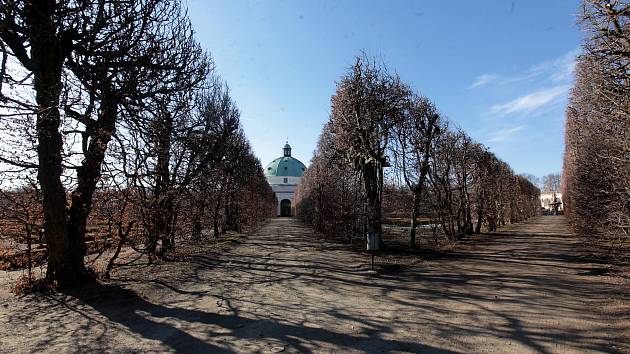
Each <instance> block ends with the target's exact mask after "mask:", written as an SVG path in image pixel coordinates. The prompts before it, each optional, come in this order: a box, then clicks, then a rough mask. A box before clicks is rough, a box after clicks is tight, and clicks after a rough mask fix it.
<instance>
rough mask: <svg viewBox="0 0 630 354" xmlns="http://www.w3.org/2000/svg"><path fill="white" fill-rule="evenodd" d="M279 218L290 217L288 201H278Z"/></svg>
mask: <svg viewBox="0 0 630 354" xmlns="http://www.w3.org/2000/svg"><path fill="white" fill-rule="evenodd" d="M280 216H291V201H290V200H289V199H282V201H280Z"/></svg>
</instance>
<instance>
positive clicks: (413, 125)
mask: <svg viewBox="0 0 630 354" xmlns="http://www.w3.org/2000/svg"><path fill="white" fill-rule="evenodd" d="M401 118H402V119H401V120H400V122H397V124H395V125H394V126H393V132H394V136H395V137H396V139H395V144H393V155H394V157H395V158H394V160H395V167H396V168H397V169H398V170H399V171H400V173H401V174H402V176H403V180H404V181H405V184H406V185H407V187H408V188H409V190H411V192H412V194H413V206H412V212H411V230H410V232H409V247H411V248H413V247H415V244H416V227H417V219H418V213H419V209H420V203H421V198H422V195H423V193H424V192H425V185H426V177H427V175H428V174H429V168H430V166H429V163H430V161H431V158H432V157H433V140H434V137H435V136H436V135H438V134H440V115H439V113H438V112H437V109H436V108H435V106H434V105H433V103H431V102H430V101H429V100H428V99H427V98H426V97H423V96H416V97H414V98H413V99H412V100H411V102H410V105H409V109H408V111H407V114H404V115H402V117H401Z"/></svg>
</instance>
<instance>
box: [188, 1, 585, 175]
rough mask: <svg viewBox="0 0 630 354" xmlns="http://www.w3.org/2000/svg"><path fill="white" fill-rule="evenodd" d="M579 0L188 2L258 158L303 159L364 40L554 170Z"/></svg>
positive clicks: (463, 116) (409, 77)
mask: <svg viewBox="0 0 630 354" xmlns="http://www.w3.org/2000/svg"><path fill="white" fill-rule="evenodd" d="M578 5H579V3H578V1H577V0H576V1H560V0H557V1H549V0H547V1H532V0H528V1H513V2H511V1H431V2H429V1H358V0H355V1H351V0H344V1H334V0H326V1H305V0H304V1H300V0H285V1H280V0H266V1H265V0H262V1H245V0H213V1H202V0H188V6H189V13H190V16H191V18H192V22H193V25H194V28H195V30H196V32H197V34H196V35H197V38H198V40H199V41H200V42H201V43H202V45H203V46H204V47H205V48H206V49H207V50H208V51H209V52H210V53H211V55H212V57H213V59H214V61H215V64H216V69H217V72H218V73H219V74H220V75H221V76H222V78H223V79H224V80H226V81H227V83H228V84H229V86H230V88H231V93H232V96H233V97H234V98H235V100H236V102H237V104H238V106H239V108H240V109H241V112H242V121H243V126H244V128H245V131H246V133H247V136H248V137H249V139H250V141H251V143H252V145H253V147H254V151H255V153H256V155H257V156H258V157H259V158H260V159H261V161H262V162H263V164H266V163H268V162H270V161H271V160H272V159H273V158H275V157H277V156H279V155H281V148H282V145H283V144H284V141H285V139H286V138H287V137H288V139H289V143H291V145H292V146H293V155H294V156H295V157H297V158H298V159H300V160H302V161H303V162H304V163H307V164H308V161H309V160H310V158H311V156H312V152H313V149H314V148H315V145H316V142H317V139H318V136H319V133H320V131H321V128H322V126H323V124H324V122H326V120H327V119H328V116H329V112H330V97H331V95H332V94H333V93H334V91H335V82H336V80H338V79H339V77H341V75H342V74H343V73H344V72H345V71H346V69H347V68H348V67H349V65H350V64H351V63H352V62H353V58H354V57H355V56H356V55H357V54H359V53H360V52H361V51H362V50H363V51H365V52H366V53H367V54H368V55H370V56H376V57H378V58H381V59H382V60H383V61H384V62H385V63H386V64H387V65H388V67H389V69H390V70H391V71H393V72H396V73H398V74H399V75H400V76H401V78H402V79H403V80H404V81H405V82H407V83H409V84H410V85H411V86H412V87H413V88H414V89H415V90H416V91H419V92H421V93H423V94H424V95H426V96H427V97H429V98H430V99H432V100H433V101H434V102H435V104H436V105H437V107H438V108H439V109H440V111H441V112H442V113H444V114H445V115H447V116H448V117H449V119H450V120H451V121H452V122H454V123H455V124H457V125H459V126H461V127H462V128H463V129H464V130H465V131H466V132H468V134H469V135H471V136H472V137H473V138H474V139H475V140H477V141H479V142H481V143H483V144H485V145H486V146H488V147H489V148H490V149H491V150H492V151H493V152H494V153H495V154H497V156H499V157H500V158H501V159H503V160H505V161H506V162H508V163H509V164H510V165H511V166H512V168H513V169H514V170H515V171H516V172H517V173H522V172H528V173H533V174H535V175H538V176H542V175H545V174H547V173H551V172H557V171H560V170H561V168H562V152H563V131H564V128H563V126H564V107H565V105H566V97H567V94H568V90H569V89H570V87H571V83H572V80H573V74H572V67H573V64H574V57H575V55H576V54H577V53H579V47H580V42H581V38H582V34H581V33H580V32H579V30H578V28H577V26H576V23H575V22H576V14H577V12H578Z"/></svg>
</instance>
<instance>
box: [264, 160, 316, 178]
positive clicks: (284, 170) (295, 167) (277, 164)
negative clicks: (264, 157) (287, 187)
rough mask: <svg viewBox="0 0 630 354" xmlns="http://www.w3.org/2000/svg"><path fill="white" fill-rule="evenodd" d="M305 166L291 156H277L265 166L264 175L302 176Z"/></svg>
mask: <svg viewBox="0 0 630 354" xmlns="http://www.w3.org/2000/svg"><path fill="white" fill-rule="evenodd" d="M304 170H306V166H304V164H303V163H302V162H300V160H298V159H296V158H293V157H291V156H283V157H278V158H277V159H275V160H273V161H271V163H269V165H267V167H266V168H265V176H267V177H274V176H286V177H302V175H303V174H304Z"/></svg>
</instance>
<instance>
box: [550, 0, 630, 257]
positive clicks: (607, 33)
mask: <svg viewBox="0 0 630 354" xmlns="http://www.w3.org/2000/svg"><path fill="white" fill-rule="evenodd" d="M580 24H581V26H582V28H583V29H584V30H585V31H586V33H587V38H586V39H585V41H584V43H583V53H582V54H581V55H580V56H579V57H578V59H577V65H576V73H575V74H576V81H575V84H574V87H573V90H572V91H571V95H570V97H569V106H568V108H567V112H566V129H565V132H566V133H565V141H566V151H565V157H564V171H563V181H562V185H563V192H564V194H563V200H564V203H565V213H566V215H567V217H568V219H569V221H570V223H571V225H572V226H573V228H574V230H575V231H576V232H577V233H578V234H580V235H582V236H585V237H587V238H589V239H590V240H592V241H595V242H596V243H597V244H599V245H602V246H605V247H606V249H607V250H608V252H609V254H610V255H611V256H612V257H613V258H616V259H617V260H622V261H628V260H630V245H629V243H630V235H629V232H630V177H629V176H630V2H628V1H618V0H615V1H611V0H587V1H584V3H583V6H582V14H581V19H580Z"/></svg>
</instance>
